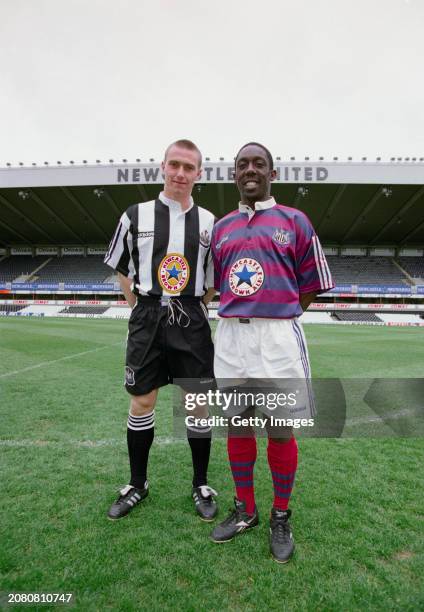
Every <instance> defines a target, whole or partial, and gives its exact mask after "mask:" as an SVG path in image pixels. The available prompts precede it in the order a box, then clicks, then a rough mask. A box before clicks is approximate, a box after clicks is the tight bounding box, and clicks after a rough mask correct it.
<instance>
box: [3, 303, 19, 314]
mask: <svg viewBox="0 0 424 612" xmlns="http://www.w3.org/2000/svg"><path fill="white" fill-rule="evenodd" d="M23 308H25V306H19V305H18V304H0V312H19V310H22V309H23Z"/></svg>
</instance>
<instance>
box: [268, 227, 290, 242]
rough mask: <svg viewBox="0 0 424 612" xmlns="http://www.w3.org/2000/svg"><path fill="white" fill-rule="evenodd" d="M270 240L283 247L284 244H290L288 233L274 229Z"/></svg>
mask: <svg viewBox="0 0 424 612" xmlns="http://www.w3.org/2000/svg"><path fill="white" fill-rule="evenodd" d="M272 239H273V241H274V242H276V243H277V244H279V245H281V246H284V245H285V244H289V242H290V234H289V232H285V231H284V230H283V229H276V230H275V232H274V234H273V236H272Z"/></svg>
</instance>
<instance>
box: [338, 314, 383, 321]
mask: <svg viewBox="0 0 424 612" xmlns="http://www.w3.org/2000/svg"><path fill="white" fill-rule="evenodd" d="M332 316H333V318H334V319H336V320H338V321H364V322H365V323H382V322H383V321H382V320H381V319H380V318H379V317H377V315H376V314H375V313H374V312H345V311H343V312H342V311H337V312H334V313H333V314H332Z"/></svg>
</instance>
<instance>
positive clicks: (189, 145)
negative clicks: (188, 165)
mask: <svg viewBox="0 0 424 612" xmlns="http://www.w3.org/2000/svg"><path fill="white" fill-rule="evenodd" d="M171 147H181V148H182V149H188V150H189V151H196V153H197V155H198V156H199V168H200V166H201V165H202V154H201V152H200V149H199V147H198V146H197V145H195V144H194V142H192V141H191V140H188V139H187V138H181V139H180V140H176V141H175V142H171V144H170V145H169V146H168V147H167V148H166V151H165V155H164V158H163V161H166V157H167V155H168V151H169V149H170V148H171Z"/></svg>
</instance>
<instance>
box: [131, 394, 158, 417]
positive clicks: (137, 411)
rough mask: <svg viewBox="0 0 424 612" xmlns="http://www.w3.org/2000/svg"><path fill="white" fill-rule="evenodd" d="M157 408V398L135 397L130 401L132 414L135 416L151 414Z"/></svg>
mask: <svg viewBox="0 0 424 612" xmlns="http://www.w3.org/2000/svg"><path fill="white" fill-rule="evenodd" d="M154 407H155V398H152V397H150V396H149V395H133V397H132V398H131V401H130V412H131V414H132V415H133V416H138V417H140V416H144V415H145V414H149V413H150V412H152V410H153V409H154Z"/></svg>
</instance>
